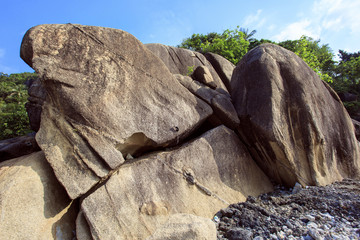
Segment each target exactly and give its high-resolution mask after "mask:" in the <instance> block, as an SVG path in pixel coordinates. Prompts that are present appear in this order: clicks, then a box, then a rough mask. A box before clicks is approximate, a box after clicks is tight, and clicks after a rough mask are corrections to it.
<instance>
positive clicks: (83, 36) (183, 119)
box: [21, 24, 212, 199]
mask: <svg viewBox="0 0 360 240" xmlns="http://www.w3.org/2000/svg"><path fill="white" fill-rule="evenodd" d="M49 39H51V41H49ZM21 57H22V58H23V59H24V61H25V62H27V63H28V64H29V65H30V66H31V67H33V68H34V69H35V70H36V71H37V72H38V73H39V75H40V78H41V81H42V84H43V86H44V88H45V90H46V92H47V94H48V95H47V101H46V102H45V104H44V106H43V111H42V116H41V119H42V120H41V125H40V130H39V132H38V134H37V136H36V138H37V141H38V143H39V146H40V147H41V149H42V150H43V151H44V152H45V155H46V158H47V160H48V161H49V162H50V164H51V166H52V167H53V168H54V171H55V174H56V176H57V178H58V179H59V181H60V182H61V183H62V184H63V185H64V186H65V188H66V190H67V192H68V193H69V196H70V197H71V198H73V199H74V198H77V197H78V196H80V195H81V194H84V193H85V192H87V191H88V190H89V189H90V188H91V187H92V186H94V185H95V184H96V183H97V182H98V181H99V180H100V179H101V178H104V177H105V176H106V175H107V174H108V173H109V171H110V170H111V169H115V168H117V167H118V166H120V165H121V164H122V163H123V162H124V159H123V156H126V155H127V154H132V155H134V154H135V155H136V153H138V152H139V151H144V150H149V149H154V148H157V147H165V146H168V145H171V144H176V143H177V142H179V141H180V140H181V139H183V138H185V137H187V136H188V135H189V134H190V133H191V132H192V131H193V130H194V129H196V127H197V126H198V125H200V124H201V122H203V121H204V120H205V119H206V118H207V117H208V116H209V115H211V114H212V110H211V108H210V107H209V106H208V105H207V104H205V103H204V102H203V101H201V100H200V99H198V98H196V97H195V96H193V95H192V94H191V93H189V92H188V91H187V90H186V89H185V88H184V87H183V86H182V85H181V84H179V83H178V82H177V81H176V79H175V78H174V77H173V75H172V74H171V73H170V72H169V71H168V69H167V67H166V66H165V65H164V64H163V62H162V61H161V60H160V59H159V58H158V57H156V56H155V55H154V54H153V53H152V52H151V51H149V50H148V49H147V48H146V47H144V45H142V44H141V43H140V42H139V41H138V40H137V39H136V38H135V37H133V36H132V35H130V34H128V33H126V32H124V31H121V30H116V29H109V28H101V27H90V26H81V25H73V24H65V25H40V26H37V27H34V28H32V29H30V30H29V31H28V32H27V33H26V35H25V37H24V39H23V42H22V46H21ZM174 129H176V130H174Z"/></svg>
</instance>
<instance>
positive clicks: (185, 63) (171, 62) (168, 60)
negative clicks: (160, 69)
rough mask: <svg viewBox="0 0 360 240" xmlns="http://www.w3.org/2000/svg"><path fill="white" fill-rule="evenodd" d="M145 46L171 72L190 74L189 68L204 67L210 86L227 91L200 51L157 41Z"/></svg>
mask: <svg viewBox="0 0 360 240" xmlns="http://www.w3.org/2000/svg"><path fill="white" fill-rule="evenodd" d="M145 46H146V47H147V48H148V49H149V50H150V51H152V52H153V53H154V54H155V55H156V56H158V57H159V58H160V59H161V60H162V61H163V62H164V63H165V65H166V66H167V67H168V69H169V70H170V72H171V73H173V74H181V75H189V74H192V73H191V72H189V70H190V69H193V70H196V69H197V68H198V67H199V66H200V67H205V69H207V70H208V71H209V72H210V74H211V76H212V80H213V82H212V83H211V86H212V87H216V88H219V89H221V90H222V91H226V92H227V91H228V89H227V88H226V86H225V84H224V83H223V82H222V80H221V78H220V77H219V75H218V74H217V72H216V71H215V69H214V67H213V66H212V65H211V63H210V62H209V61H208V60H207V59H206V58H205V56H204V55H202V54H201V53H199V52H194V51H191V50H188V49H184V48H176V47H171V46H166V45H162V44H158V43H151V44H146V45H145Z"/></svg>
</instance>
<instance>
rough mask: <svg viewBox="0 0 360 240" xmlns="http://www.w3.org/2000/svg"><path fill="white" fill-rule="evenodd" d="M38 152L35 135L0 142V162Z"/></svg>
mask: <svg viewBox="0 0 360 240" xmlns="http://www.w3.org/2000/svg"><path fill="white" fill-rule="evenodd" d="M37 151H40V148H39V146H38V144H37V142H36V140H35V133H30V134H28V135H25V136H21V137H15V138H10V139H5V140H1V141H0V162H2V161H5V160H8V159H12V158H17V157H21V156H24V155H28V154H30V153H33V152H37Z"/></svg>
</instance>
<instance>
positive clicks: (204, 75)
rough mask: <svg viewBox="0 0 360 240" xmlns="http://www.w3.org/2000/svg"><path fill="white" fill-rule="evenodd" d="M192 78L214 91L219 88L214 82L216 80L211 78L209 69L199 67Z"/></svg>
mask: <svg viewBox="0 0 360 240" xmlns="http://www.w3.org/2000/svg"><path fill="white" fill-rule="evenodd" d="M191 76H192V78H193V79H195V80H196V81H199V82H201V83H203V84H205V85H207V86H208V87H211V88H212V89H216V87H217V85H216V83H215V82H214V79H213V77H212V76H211V73H210V71H209V69H208V68H207V67H204V66H198V67H197V68H196V69H195V71H194V72H193V74H192V75H191Z"/></svg>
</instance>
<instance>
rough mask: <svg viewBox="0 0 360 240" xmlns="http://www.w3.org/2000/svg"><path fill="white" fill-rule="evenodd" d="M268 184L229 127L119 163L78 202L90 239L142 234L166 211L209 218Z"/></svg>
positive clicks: (266, 189)
mask: <svg viewBox="0 0 360 240" xmlns="http://www.w3.org/2000/svg"><path fill="white" fill-rule="evenodd" d="M271 190H272V184H271V183H270V181H269V180H268V178H267V177H266V175H265V174H264V173H263V172H262V171H261V170H260V169H259V167H258V166H257V165H256V164H255V162H254V161H253V160H252V159H251V157H250V155H249V153H248V152H247V150H246V148H245V147H244V145H242V143H241V141H240V140H239V139H238V137H237V136H236V134H235V133H234V132H233V131H231V130H230V129H228V128H226V127H224V126H220V127H217V128H215V129H213V130H211V131H209V132H207V133H205V134H204V135H202V136H201V137H199V138H198V139H196V140H194V141H193V142H190V143H188V144H185V145H184V146H182V147H180V148H178V149H175V150H172V151H168V152H159V153H154V154H152V155H149V156H147V157H143V158H141V159H135V160H134V161H133V162H129V163H125V164H124V165H122V166H121V167H120V169H119V170H118V171H117V172H116V173H114V174H113V175H112V176H111V177H110V179H109V180H108V181H107V182H106V183H105V184H104V185H103V186H101V187H100V188H98V189H97V190H96V191H95V192H94V193H92V194H91V195H90V196H88V197H86V198H85V199H84V200H83V202H82V205H81V208H82V210H83V212H84V215H85V218H86V219H87V221H88V225H89V226H90V229H91V234H92V236H93V238H94V239H145V238H146V237H149V236H150V235H151V234H153V233H155V232H156V230H157V229H159V228H161V226H163V224H166V222H167V221H168V219H169V218H170V216H171V215H173V214H177V213H185V214H193V215H196V216H201V217H206V218H212V217H213V215H214V214H215V212H216V211H217V209H220V208H222V207H224V206H226V205H227V203H231V202H234V201H239V200H240V201H244V200H245V199H246V197H247V196H248V195H255V196H256V195H258V194H260V193H264V192H269V191H271Z"/></svg>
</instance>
